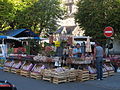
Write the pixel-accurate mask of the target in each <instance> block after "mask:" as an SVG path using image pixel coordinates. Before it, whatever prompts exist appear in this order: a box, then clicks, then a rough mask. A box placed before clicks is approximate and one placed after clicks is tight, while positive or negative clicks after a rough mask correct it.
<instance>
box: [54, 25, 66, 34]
mask: <svg viewBox="0 0 120 90" xmlns="http://www.w3.org/2000/svg"><path fill="white" fill-rule="evenodd" d="M63 29H64V27H63V26H62V27H60V28H59V29H58V30H57V31H56V32H55V33H56V34H60V33H61V32H62V30H63Z"/></svg>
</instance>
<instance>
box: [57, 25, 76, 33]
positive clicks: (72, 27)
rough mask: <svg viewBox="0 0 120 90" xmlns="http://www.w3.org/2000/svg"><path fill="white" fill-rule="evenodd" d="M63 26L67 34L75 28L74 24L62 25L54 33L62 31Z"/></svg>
mask: <svg viewBox="0 0 120 90" xmlns="http://www.w3.org/2000/svg"><path fill="white" fill-rule="evenodd" d="M64 27H65V29H66V31H67V34H72V31H74V29H75V28H76V26H62V27H60V28H59V29H58V30H57V31H56V32H55V33H57V34H61V32H62V31H63V29H64Z"/></svg>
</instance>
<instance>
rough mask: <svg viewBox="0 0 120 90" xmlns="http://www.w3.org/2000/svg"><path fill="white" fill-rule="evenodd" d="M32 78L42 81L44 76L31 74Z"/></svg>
mask: <svg viewBox="0 0 120 90" xmlns="http://www.w3.org/2000/svg"><path fill="white" fill-rule="evenodd" d="M30 77H31V78H34V79H40V80H41V79H42V75H41V74H40V73H35V72H30Z"/></svg>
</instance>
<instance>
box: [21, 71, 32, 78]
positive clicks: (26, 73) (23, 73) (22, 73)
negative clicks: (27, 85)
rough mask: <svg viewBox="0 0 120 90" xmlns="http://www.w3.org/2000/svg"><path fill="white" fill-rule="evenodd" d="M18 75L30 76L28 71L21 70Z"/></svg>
mask: <svg viewBox="0 0 120 90" xmlns="http://www.w3.org/2000/svg"><path fill="white" fill-rule="evenodd" d="M20 75H22V76H25V77H30V71H25V70H21V71H20Z"/></svg>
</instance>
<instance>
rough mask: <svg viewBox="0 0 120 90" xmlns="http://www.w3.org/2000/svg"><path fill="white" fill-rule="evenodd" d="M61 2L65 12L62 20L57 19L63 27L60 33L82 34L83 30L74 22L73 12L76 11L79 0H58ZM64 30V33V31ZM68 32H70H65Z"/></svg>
mask: <svg viewBox="0 0 120 90" xmlns="http://www.w3.org/2000/svg"><path fill="white" fill-rule="evenodd" d="M60 1H61V2H62V5H61V6H62V7H64V8H65V9H66V14H65V16H64V19H63V20H59V21H60V22H59V25H60V26H61V27H64V28H63V31H62V30H61V33H60V34H63V33H64V34H67V35H73V36H83V34H84V31H83V30H81V28H79V26H78V24H77V23H75V18H74V14H75V13H76V12H77V5H76V4H77V2H78V1H79V0H60ZM61 27H60V28H61ZM65 31H66V33H65ZM67 32H70V33H67Z"/></svg>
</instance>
